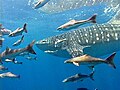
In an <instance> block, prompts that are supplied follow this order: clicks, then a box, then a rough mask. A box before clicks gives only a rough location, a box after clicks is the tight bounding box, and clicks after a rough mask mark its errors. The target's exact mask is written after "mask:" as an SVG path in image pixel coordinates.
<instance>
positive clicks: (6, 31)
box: [0, 24, 12, 36]
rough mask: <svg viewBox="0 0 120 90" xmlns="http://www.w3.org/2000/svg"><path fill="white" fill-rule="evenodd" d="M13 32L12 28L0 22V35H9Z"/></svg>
mask: <svg viewBox="0 0 120 90" xmlns="http://www.w3.org/2000/svg"><path fill="white" fill-rule="evenodd" d="M11 32H12V31H11V30H9V29H6V28H4V27H3V25H2V24H0V35H1V36H3V35H9V34H10V33H11Z"/></svg>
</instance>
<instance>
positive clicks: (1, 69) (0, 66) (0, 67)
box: [0, 65, 8, 71]
mask: <svg viewBox="0 0 120 90" xmlns="http://www.w3.org/2000/svg"><path fill="white" fill-rule="evenodd" d="M5 70H8V68H6V67H4V66H2V65H0V71H5Z"/></svg>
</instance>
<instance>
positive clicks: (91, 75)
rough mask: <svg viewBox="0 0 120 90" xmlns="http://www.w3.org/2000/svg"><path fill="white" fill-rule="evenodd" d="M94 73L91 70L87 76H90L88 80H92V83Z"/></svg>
mask: <svg viewBox="0 0 120 90" xmlns="http://www.w3.org/2000/svg"><path fill="white" fill-rule="evenodd" d="M94 73H95V71H94V70H93V71H92V72H91V74H90V75H89V76H90V79H91V80H93V81H94V78H93V75H94Z"/></svg>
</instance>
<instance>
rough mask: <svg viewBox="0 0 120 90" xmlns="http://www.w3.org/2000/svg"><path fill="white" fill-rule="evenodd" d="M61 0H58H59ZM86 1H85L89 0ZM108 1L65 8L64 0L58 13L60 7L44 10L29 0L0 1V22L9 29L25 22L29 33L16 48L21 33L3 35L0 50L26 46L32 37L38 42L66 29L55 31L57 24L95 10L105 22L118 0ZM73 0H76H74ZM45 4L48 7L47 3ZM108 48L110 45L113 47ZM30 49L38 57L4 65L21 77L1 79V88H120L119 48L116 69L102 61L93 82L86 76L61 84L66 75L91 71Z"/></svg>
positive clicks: (116, 13) (102, 0) (111, 89)
mask: <svg viewBox="0 0 120 90" xmlns="http://www.w3.org/2000/svg"><path fill="white" fill-rule="evenodd" d="M51 1H52V2H55V3H56V2H57V0H51ZM60 1H61V0H58V2H60ZM63 1H65V0H63ZM67 1H69V0H67ZM70 1H71V0H70ZM73 1H74V0H73ZM80 1H82V0H79V4H80ZM85 1H86V2H88V1H89V0H85ZM93 1H95V0H93ZM107 1H108V0H101V3H100V2H99V0H98V2H96V3H95V4H93V3H92V4H91V5H90V3H89V5H87V3H85V4H84V3H83V5H80V7H78V6H77V8H70V9H68V7H66V8H67V9H65V6H66V5H65V3H67V2H62V3H64V4H63V5H64V7H63V8H64V10H60V12H59V8H57V9H55V10H56V12H54V13H49V12H47V10H46V11H44V9H42V10H40V9H34V8H33V6H32V5H31V3H30V0H0V23H1V24H3V26H4V27H5V28H7V29H10V30H12V31H14V30H15V29H16V28H18V27H22V26H23V24H24V23H27V30H28V33H24V41H23V42H22V43H21V45H19V46H16V47H13V46H12V44H13V43H14V42H15V41H16V40H18V39H19V38H20V37H21V36H17V37H8V36H7V35H5V36H3V38H4V39H5V40H4V42H3V45H2V47H1V48H0V52H3V51H4V50H5V49H6V47H10V48H13V49H19V48H23V47H26V46H27V45H28V44H29V43H30V42H31V41H32V40H36V41H38V40H41V39H44V38H48V37H50V36H55V35H59V34H62V33H65V32H67V31H61V32H59V31H57V27H58V26H60V25H62V24H64V23H66V22H68V21H69V20H72V19H76V20H84V19H87V18H89V17H91V16H92V15H93V14H95V13H96V14H97V23H99V24H101V23H106V22H108V21H109V20H111V19H112V18H114V17H115V16H116V15H118V11H119V5H118V2H117V1H119V0H110V1H113V2H111V3H110V2H109V3H108V2H107ZM114 1H116V2H114ZM31 2H32V0H31ZM75 2H78V0H75ZM28 3H29V4H28ZM49 3H50V2H49ZM49 3H48V4H49ZM72 3H73V2H72ZM57 4H59V3H57ZM60 4H61V3H60ZM112 4H113V5H112ZM50 5H52V4H50ZM55 6H56V5H55ZM45 7H47V5H46V6H45ZM43 8H44V6H43ZM54 8H55V7H54ZM49 9H50V10H52V9H53V7H52V6H51V8H49ZM91 25H93V24H86V25H83V26H80V27H85V26H91ZM108 48H112V46H111V47H108ZM33 49H34V50H35V52H36V53H37V55H36V56H37V60H27V59H25V58H24V57H20V56H18V57H17V60H18V61H21V62H23V64H22V65H17V64H13V63H4V64H3V65H4V66H6V67H8V70H9V71H10V72H13V73H14V74H17V75H20V78H0V90H77V88H88V90H95V88H97V89H98V90H120V87H119V83H120V52H119V51H118V52H117V54H116V56H115V59H114V63H115V65H116V69H113V68H111V67H110V66H108V65H104V64H101V65H98V66H96V68H95V74H94V76H93V77H94V81H92V80H91V79H90V78H87V79H85V80H84V81H82V82H81V81H77V82H69V83H63V82H62V81H63V80H64V79H65V78H67V77H69V76H72V75H75V74H77V73H83V74H90V73H91V70H90V69H89V68H88V67H85V66H80V67H76V66H74V65H72V64H64V61H65V60H66V59H68V58H61V57H57V56H52V55H50V54H47V53H44V52H43V51H41V50H40V49H38V48H37V47H36V45H34V47H33ZM107 56H109V55H105V56H98V57H99V58H103V59H104V58H106V57H107ZM5 72H6V71H5ZM1 73H3V71H0V74H1Z"/></svg>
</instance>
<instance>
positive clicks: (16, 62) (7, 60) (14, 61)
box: [5, 58, 22, 64]
mask: <svg viewBox="0 0 120 90" xmlns="http://www.w3.org/2000/svg"><path fill="white" fill-rule="evenodd" d="M5 62H12V63H14V64H22V62H18V61H16V58H14V59H5Z"/></svg>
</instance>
